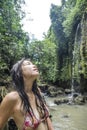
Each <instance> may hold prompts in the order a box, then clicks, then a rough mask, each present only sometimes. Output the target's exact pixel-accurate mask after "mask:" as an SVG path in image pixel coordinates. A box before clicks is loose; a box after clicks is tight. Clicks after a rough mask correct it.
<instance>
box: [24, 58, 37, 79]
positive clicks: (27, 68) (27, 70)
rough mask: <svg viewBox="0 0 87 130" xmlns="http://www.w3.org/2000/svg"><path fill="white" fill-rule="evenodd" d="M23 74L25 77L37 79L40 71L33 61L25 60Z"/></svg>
mask: <svg viewBox="0 0 87 130" xmlns="http://www.w3.org/2000/svg"><path fill="white" fill-rule="evenodd" d="M22 74H23V77H25V78H34V79H36V78H37V77H38V76H39V71H38V69H37V67H36V66H35V65H34V64H33V63H32V62H31V61H29V60H24V61H23V63H22Z"/></svg>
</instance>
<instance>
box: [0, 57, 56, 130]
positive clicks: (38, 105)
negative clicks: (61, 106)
mask: <svg viewBox="0 0 87 130" xmlns="http://www.w3.org/2000/svg"><path fill="white" fill-rule="evenodd" d="M11 75H12V79H13V85H14V88H15V91H13V92H10V93H8V94H7V95H6V96H5V98H4V99H3V101H2V103H1V104H0V130H1V129H2V128H3V127H4V125H5V124H6V122H7V121H8V120H9V119H10V118H13V119H14V121H15V123H16V125H17V127H18V129H19V130H54V129H53V126H52V123H51V120H50V118H49V112H48V108H47V106H46V103H45V101H44V99H43V97H42V96H41V92H40V90H39V88H38V87H37V84H36V79H37V77H38V76H39V71H38V69H37V67H36V66H35V65H34V64H33V63H32V62H31V61H30V60H27V59H22V60H20V61H18V62H17V63H16V64H15V65H14V66H13V68H12V70H11Z"/></svg>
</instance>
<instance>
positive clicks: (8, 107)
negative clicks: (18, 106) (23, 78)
mask: <svg viewBox="0 0 87 130" xmlns="http://www.w3.org/2000/svg"><path fill="white" fill-rule="evenodd" d="M15 101H16V100H15V97H13V94H12V93H9V94H7V95H6V96H5V97H4V99H3V100H2V102H1V104H0V130H1V129H2V128H3V127H4V126H5V124H6V122H7V121H8V118H9V117H10V116H11V115H12V113H13V107H14V104H15Z"/></svg>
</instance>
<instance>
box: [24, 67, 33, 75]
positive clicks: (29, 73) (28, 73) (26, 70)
mask: <svg viewBox="0 0 87 130" xmlns="http://www.w3.org/2000/svg"><path fill="white" fill-rule="evenodd" d="M23 75H24V77H31V76H32V70H31V69H29V68H24V69H23Z"/></svg>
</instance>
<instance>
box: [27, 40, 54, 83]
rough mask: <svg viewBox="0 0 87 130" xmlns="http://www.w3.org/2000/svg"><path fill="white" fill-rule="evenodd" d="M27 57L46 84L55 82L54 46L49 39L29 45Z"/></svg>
mask: <svg viewBox="0 0 87 130" xmlns="http://www.w3.org/2000/svg"><path fill="white" fill-rule="evenodd" d="M28 51H29V55H30V58H31V59H32V60H33V62H34V63H35V64H36V65H37V66H38V68H39V70H40V74H41V78H42V80H43V81H46V82H50V81H52V82H54V81H55V80H56V45H55V44H54V43H53V42H51V41H50V40H49V39H45V40H43V41H34V42H32V43H31V44H29V50H28Z"/></svg>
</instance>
